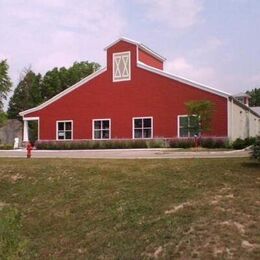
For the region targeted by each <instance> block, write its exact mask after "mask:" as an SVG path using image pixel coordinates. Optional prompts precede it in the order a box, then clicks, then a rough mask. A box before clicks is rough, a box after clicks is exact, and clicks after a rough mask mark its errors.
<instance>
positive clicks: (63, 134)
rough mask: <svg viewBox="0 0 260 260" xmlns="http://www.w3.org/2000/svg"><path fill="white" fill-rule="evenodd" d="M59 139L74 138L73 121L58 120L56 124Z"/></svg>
mask: <svg viewBox="0 0 260 260" xmlns="http://www.w3.org/2000/svg"><path fill="white" fill-rule="evenodd" d="M56 133H57V134H56V139H57V140H71V139H72V121H71V120H70V121H57V125H56Z"/></svg>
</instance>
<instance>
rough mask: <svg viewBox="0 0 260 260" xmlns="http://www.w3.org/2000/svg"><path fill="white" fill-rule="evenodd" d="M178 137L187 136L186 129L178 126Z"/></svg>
mask: <svg viewBox="0 0 260 260" xmlns="http://www.w3.org/2000/svg"><path fill="white" fill-rule="evenodd" d="M180 137H188V129H187V128H180Z"/></svg>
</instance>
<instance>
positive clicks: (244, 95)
mask: <svg viewBox="0 0 260 260" xmlns="http://www.w3.org/2000/svg"><path fill="white" fill-rule="evenodd" d="M233 97H248V98H251V96H250V95H248V94H246V93H244V92H240V93H238V94H235V95H233Z"/></svg>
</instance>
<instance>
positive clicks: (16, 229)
mask: <svg viewBox="0 0 260 260" xmlns="http://www.w3.org/2000/svg"><path fill="white" fill-rule="evenodd" d="M21 228H22V225H21V215H20V214H19V212H18V211H17V210H16V209H13V208H10V207H4V208H2V209H1V208H0V259H18V258H19V259H22V256H23V254H24V252H25V249H26V245H27V242H26V240H25V239H23V238H22V236H21Z"/></svg>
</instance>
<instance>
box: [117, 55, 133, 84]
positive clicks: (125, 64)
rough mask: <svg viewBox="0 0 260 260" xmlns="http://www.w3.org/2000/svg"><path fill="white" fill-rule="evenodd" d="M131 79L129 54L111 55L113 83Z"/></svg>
mask: <svg viewBox="0 0 260 260" xmlns="http://www.w3.org/2000/svg"><path fill="white" fill-rule="evenodd" d="M130 79H131V59H130V52H129V51H128V52H118V53H114V54H113V81H125V80H130Z"/></svg>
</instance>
